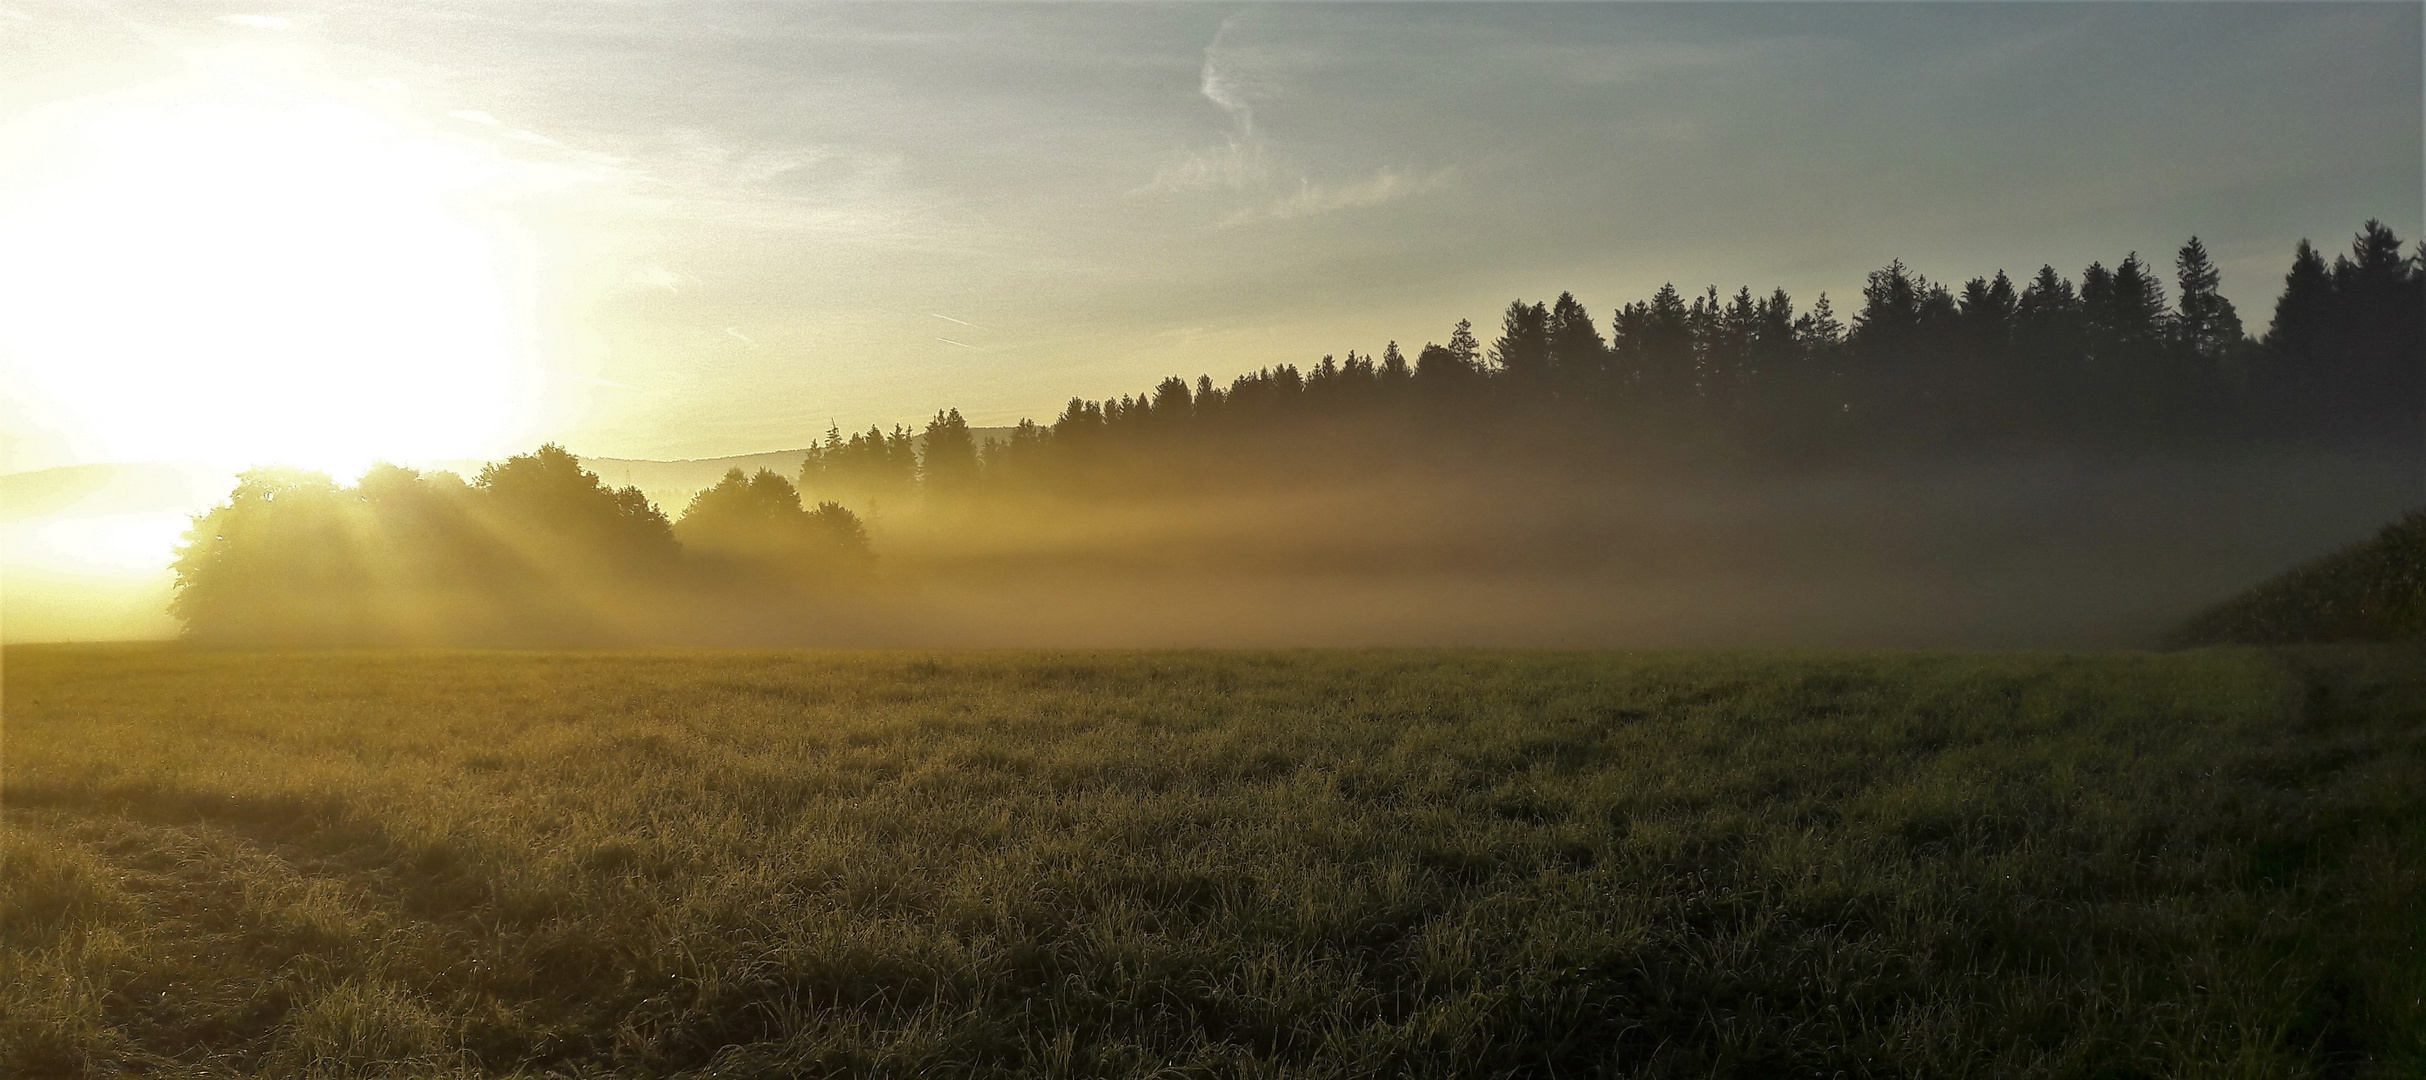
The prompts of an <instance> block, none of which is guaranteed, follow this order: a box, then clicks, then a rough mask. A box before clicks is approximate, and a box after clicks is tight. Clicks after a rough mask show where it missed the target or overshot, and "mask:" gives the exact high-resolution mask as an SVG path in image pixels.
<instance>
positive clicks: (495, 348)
mask: <svg viewBox="0 0 2426 1080" xmlns="http://www.w3.org/2000/svg"><path fill="white" fill-rule="evenodd" d="M188 61H189V63H188V70H187V71H185V72H184V73H183V74H182V75H180V76H179V77H177V78H173V79H169V80H165V81H162V82H159V83H154V84H150V85H146V86H142V87H137V88H133V89H130V90H126V91H122V92H118V93H113V94H109V95H105V96H101V97H96V98H87V99H82V100H79V101H74V102H68V103H63V104H59V105H55V106H52V107H49V108H47V109H43V110H39V111H37V112H36V113H34V114H32V115H30V116H28V117H26V118H24V119H22V120H19V121H17V122H15V123H12V124H10V125H9V126H8V127H7V128H5V129H0V363H5V365H6V369H7V370H6V377H7V384H8V385H7V389H8V391H9V393H10V394H11V395H12V396H15V397H17V398H18V399H19V400H18V401H16V402H14V403H12V404H13V405H14V409H15V411H16V412H17V413H18V414H19V422H20V423H30V424H31V425H32V426H35V427H38V428H40V429H42V430H43V432H44V433H45V434H46V435H48V436H49V437H51V438H53V439H55V440H59V441H63V442H64V443H65V444H66V445H67V446H68V448H69V454H68V456H70V457H72V458H73V459H76V460H82V461H149V460H174V461H203V462H210V463H213V464H219V465H226V466H231V467H239V468H241V467H247V466H252V465H265V464H285V465H299V466H303V467H308V468H317V469H323V470H327V471H329V472H332V473H335V474H338V475H339V476H340V477H341V478H350V476H351V475H352V474H357V473H359V471H360V470H361V469H362V468H364V467H366V466H367V465H369V464H370V463H371V462H373V461H375V460H391V461H417V460H430V459H441V458H455V457H473V456H484V455H487V454H490V453H493V452H496V451H497V450H499V449H502V448H504V446H506V445H507V444H508V443H509V441H510V440H513V439H515V438H517V437H519V436H521V435H522V434H523V433H524V432H523V429H524V427H525V426H526V425H527V424H528V423H529V422H530V419H531V411H532V407H533V398H534V394H535V392H536V390H537V389H538V386H537V379H538V364H537V358H536V357H535V356H534V352H535V332H534V317H533V307H534V301H533V286H532V280H531V279H532V276H533V268H532V263H533V259H532V257H531V255H530V251H529V248H530V244H529V243H528V242H527V241H526V240H524V239H522V237H521V234H520V233H519V232H518V230H517V229H516V227H515V225H514V222H513V219H512V218H511V217H510V215H509V214H508V212H507V211H506V210H505V209H504V200H505V196H506V195H507V194H509V193H510V192H511V191H512V190H513V189H514V188H515V186H516V185H517V184H520V183H522V182H523V181H524V177H523V176H522V175H521V174H520V173H519V172H518V171H517V168H516V166H515V164H514V163H513V162H512V161H510V160H509V159H507V158H506V157H504V156H502V155H500V154H499V153H497V152H495V151H493V150H491V149H489V148H487V147H486V146H485V145H484V144H481V143H479V142H477V141H475V140H472V139H470V138H467V137H458V136H449V135H447V134H445V133H443V132H441V131H440V130H439V129H438V128H436V127H435V126H433V125H432V124H429V123H427V122H424V121H422V120H420V119H419V118H417V117H416V116H415V115H414V114H413V113H412V112H411V111H410V110H409V109H407V108H405V107H404V106H403V104H402V103H401V102H399V101H397V100H394V99H395V98H396V94H395V93H394V92H393V91H392V90H388V91H382V90H380V89H377V88H373V87H369V86H362V85H347V84H345V83H343V82H340V81H338V80H334V79H330V78H327V77H325V76H323V75H321V74H319V73H317V72H315V71H314V69H313V68H312V67H311V65H309V64H305V63H298V62H296V61H295V60H294V59H293V58H292V57H291V56H281V55H279V54H276V53H270V52H264V51H258V50H256V51H226V52H219V53H212V54H197V55H194V56H190V57H189V58H188Z"/></svg>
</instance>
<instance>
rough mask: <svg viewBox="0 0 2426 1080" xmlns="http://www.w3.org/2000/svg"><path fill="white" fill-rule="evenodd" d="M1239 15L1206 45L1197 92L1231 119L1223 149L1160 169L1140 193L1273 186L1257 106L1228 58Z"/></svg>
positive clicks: (1210, 149)
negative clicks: (1226, 46) (1229, 40)
mask: <svg viewBox="0 0 2426 1080" xmlns="http://www.w3.org/2000/svg"><path fill="white" fill-rule="evenodd" d="M1237 23H1238V19H1237V17H1236V16H1232V17H1230V18H1227V19H1224V20H1222V24H1221V29H1219V30H1216V31H1214V33H1213V41H1212V43H1211V44H1208V45H1206V46H1205V59H1204V65H1203V66H1202V67H1201V68H1199V69H1198V71H1197V79H1196V89H1197V92H1198V93H1199V94H1202V95H1204V99H1205V100H1206V101H1209V102H1212V103H1213V106H1214V107H1215V108H1217V109H1220V110H1221V111H1222V114H1223V115H1224V116H1226V117H1228V118H1229V124H1228V125H1227V126H1228V130H1227V131H1225V132H1224V133H1223V137H1222V145H1220V146H1212V147H1206V148H1203V149H1200V150H1197V151H1195V152H1193V153H1191V154H1189V155H1188V156H1187V157H1185V158H1183V159H1181V160H1180V161H1177V162H1174V163H1172V164H1169V165H1165V166H1163V167H1162V168H1160V169H1157V170H1155V172H1154V179H1153V180H1152V181H1151V182H1149V183H1147V184H1146V185H1145V186H1144V187H1142V188H1139V189H1138V190H1139V191H1140V192H1155V191H1213V190H1228V191H1242V190H1248V189H1253V188H1260V187H1264V186H1266V185H1268V184H1269V183H1270V182H1271V179H1272V170H1271V165H1270V162H1269V160H1268V156H1267V155H1266V154H1265V152H1264V139H1263V135H1262V134H1261V133H1260V132H1258V131H1256V129H1255V106H1254V105H1253V104H1252V103H1250V102H1249V101H1248V100H1247V91H1246V88H1245V87H1244V86H1243V85H1241V82H1240V80H1239V79H1238V77H1237V76H1236V75H1235V74H1233V73H1232V72H1231V70H1230V69H1229V67H1228V63H1229V62H1228V61H1227V60H1226V59H1225V57H1224V55H1223V49H1222V42H1223V39H1225V38H1227V37H1228V36H1230V34H1231V32H1232V30H1233V29H1234V28H1235V27H1236V26H1237Z"/></svg>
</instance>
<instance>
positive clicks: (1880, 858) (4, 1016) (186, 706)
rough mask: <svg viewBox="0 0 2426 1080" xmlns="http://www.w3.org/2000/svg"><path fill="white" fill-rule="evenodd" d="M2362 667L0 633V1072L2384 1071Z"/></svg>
mask: <svg viewBox="0 0 2426 1080" xmlns="http://www.w3.org/2000/svg"><path fill="white" fill-rule="evenodd" d="M2422 676H2426V653H2420V652H2419V651H2418V650H2416V649H2402V648H2393V647H2346V648H2324V649H2307V650H2286V651H2273V652H2261V651H2256V650H2209V651H2199V652H2189V653H2176V654H2164V655H2148V654H2114V655H2095V656H2064V655H1896V654H1841V655H1821V654H1809V655H1804V654H1721V653H1699V654H1642V655H1627V654H1621V655H1612V654H1545V653H1482V652H1272V653H1217V652H1170V653H1117V652H1115V653H1084V654H1080V653H950V654H906V653H885V654H848V653H736V652H697V653H576V654H544V653H460V652H406V653H383V652H337V653H271V654H258V653H256V654H248V653H233V652H210V651H200V650H189V649H180V648H174V647H24V648H14V649H11V650H9V651H8V652H7V654H6V684H5V704H6V721H7V727H6V732H5V734H6V739H7V742H6V765H5V781H6V788H5V830H6V832H5V843H6V849H5V862H4V863H0V1072H5V1073H6V1074H7V1075H8V1076H10V1077H26V1078H31V1077H40V1076H51V1075H71V1076H72V1075H111V1074H121V1073H134V1074H146V1075H195V1076H218V1075H252V1074H269V1075H318V1076H373V1075H393V1076H429V1075H463V1076H470V1075H542V1074H561V1075H573V1076H608V1075H613V1076H655V1075H671V1074H696V1075H716V1076H804V1075H805V1076H817V1075H863V1076H907V1075H918V1076H981V1075H1005V1074H1019V1075H1039V1076H1139V1077H1143V1076H1172V1077H1178V1076H1237V1077H1279V1076H1305V1077H1316V1076H1326V1077H1327V1076H1485V1075H1512V1076H1513V1075H1521V1076H1543V1077H1548V1076H1587V1075H1617V1076H1839V1075H1843V1076H1865V1075H1893V1076H1979V1077H1991V1076H2021V1075H2032V1076H2039V1075H2048V1076H2099V1077H2124V1076H2216V1077H2278V1076H2279V1077H2292V1076H2349V1075H2359V1076H2418V1075H2422V1074H2426V1005H2421V997H2426V952H2422V951H2421V948H2420V946H2421V944H2426V681H2422V679H2421V677H2422Z"/></svg>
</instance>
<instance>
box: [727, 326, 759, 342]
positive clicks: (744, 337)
mask: <svg viewBox="0 0 2426 1080" xmlns="http://www.w3.org/2000/svg"><path fill="white" fill-rule="evenodd" d="M724 332H725V333H728V334H731V335H733V336H734V337H735V338H737V339H739V340H740V341H741V343H742V344H744V345H756V344H758V342H757V340H756V339H754V338H752V337H750V335H748V334H744V333H742V332H741V329H740V328H739V327H733V326H728V327H725V328H724Z"/></svg>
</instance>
